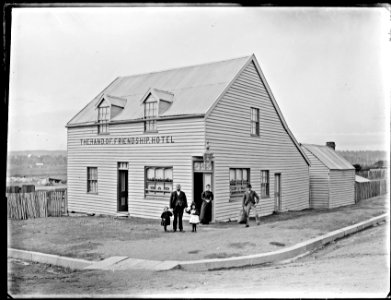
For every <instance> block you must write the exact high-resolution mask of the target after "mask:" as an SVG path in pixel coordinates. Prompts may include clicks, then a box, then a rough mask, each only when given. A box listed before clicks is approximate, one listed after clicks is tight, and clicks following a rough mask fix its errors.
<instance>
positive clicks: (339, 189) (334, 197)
mask: <svg viewBox="0 0 391 300" xmlns="http://www.w3.org/2000/svg"><path fill="white" fill-rule="evenodd" d="M354 183H355V170H331V171H330V208H333V207H338V206H343V205H350V204H354Z"/></svg>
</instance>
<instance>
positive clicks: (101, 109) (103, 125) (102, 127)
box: [96, 94, 126, 134]
mask: <svg viewBox="0 0 391 300" xmlns="http://www.w3.org/2000/svg"><path fill="white" fill-rule="evenodd" d="M125 105H126V98H122V97H117V96H112V95H108V94H104V95H102V97H101V99H100V100H99V102H98V103H97V104H96V108H97V110H98V134H108V133H109V123H110V121H112V120H113V118H115V117H116V116H117V115H119V114H120V113H121V112H122V111H123V109H124V107H125Z"/></svg>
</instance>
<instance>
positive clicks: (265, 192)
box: [261, 170, 270, 198]
mask: <svg viewBox="0 0 391 300" xmlns="http://www.w3.org/2000/svg"><path fill="white" fill-rule="evenodd" d="M269 187H270V184H269V171H266V170H264V171H261V198H268V197H269V196H270V191H269Z"/></svg>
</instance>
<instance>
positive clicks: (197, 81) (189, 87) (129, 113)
mask: <svg viewBox="0 0 391 300" xmlns="http://www.w3.org/2000/svg"><path fill="white" fill-rule="evenodd" d="M251 57H252V56H246V57H241V58H236V59H230V60H225V61H219V62H214V63H208V64H202V65H196V66H189V67H182V68H177V69H171V70H166V71H160V72H153V73H147V74H139V75H132V76H124V77H118V78H117V79H116V80H114V81H113V82H112V83H111V84H110V85H109V86H108V87H107V88H106V89H105V90H104V91H103V92H102V93H100V94H99V95H97V96H96V97H95V98H94V99H93V100H92V101H91V102H90V103H89V104H88V105H87V106H86V107H85V108H83V109H82V110H81V111H80V112H79V113H78V114H77V115H76V116H74V117H73V118H72V119H71V120H70V121H69V122H68V125H75V124H82V123H89V122H95V121H96V118H97V114H96V104H97V102H98V101H99V100H100V99H101V97H102V95H103V94H109V95H111V96H114V97H120V98H124V99H126V100H127V101H126V102H127V103H126V106H125V108H124V110H123V111H122V112H121V113H119V114H118V115H117V116H116V117H115V118H113V119H112V120H113V121H121V120H131V119H137V118H142V117H143V113H144V108H143V106H142V103H140V99H141V98H142V97H143V96H144V95H145V94H146V93H147V91H148V90H149V89H155V90H162V91H169V92H170V93H173V94H174V98H175V101H173V102H172V104H171V105H170V107H169V108H168V109H167V110H166V111H165V112H164V113H163V114H161V115H160V116H162V117H164V116H175V115H188V114H191V115H198V114H205V113H206V112H207V111H208V109H209V108H210V107H211V106H212V105H213V104H214V102H215V101H216V100H217V98H218V97H219V96H220V95H221V94H222V93H223V91H224V90H225V88H226V87H227V86H228V85H229V83H230V82H231V81H232V80H233V78H234V77H235V75H237V74H238V72H239V71H240V70H241V68H242V67H243V66H244V65H245V64H246V63H247V62H248V60H249V59H250V58H251Z"/></svg>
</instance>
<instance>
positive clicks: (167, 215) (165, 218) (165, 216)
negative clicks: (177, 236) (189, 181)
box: [160, 206, 172, 231]
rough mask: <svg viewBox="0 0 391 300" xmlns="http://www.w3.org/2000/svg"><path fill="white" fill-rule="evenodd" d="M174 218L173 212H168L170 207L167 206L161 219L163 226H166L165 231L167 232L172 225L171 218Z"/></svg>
mask: <svg viewBox="0 0 391 300" xmlns="http://www.w3.org/2000/svg"><path fill="white" fill-rule="evenodd" d="M171 216H172V212H170V211H169V210H168V206H165V207H164V209H163V212H162V215H161V216H160V218H162V222H161V225H162V226H164V231H167V226H168V225H170V217H171Z"/></svg>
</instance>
